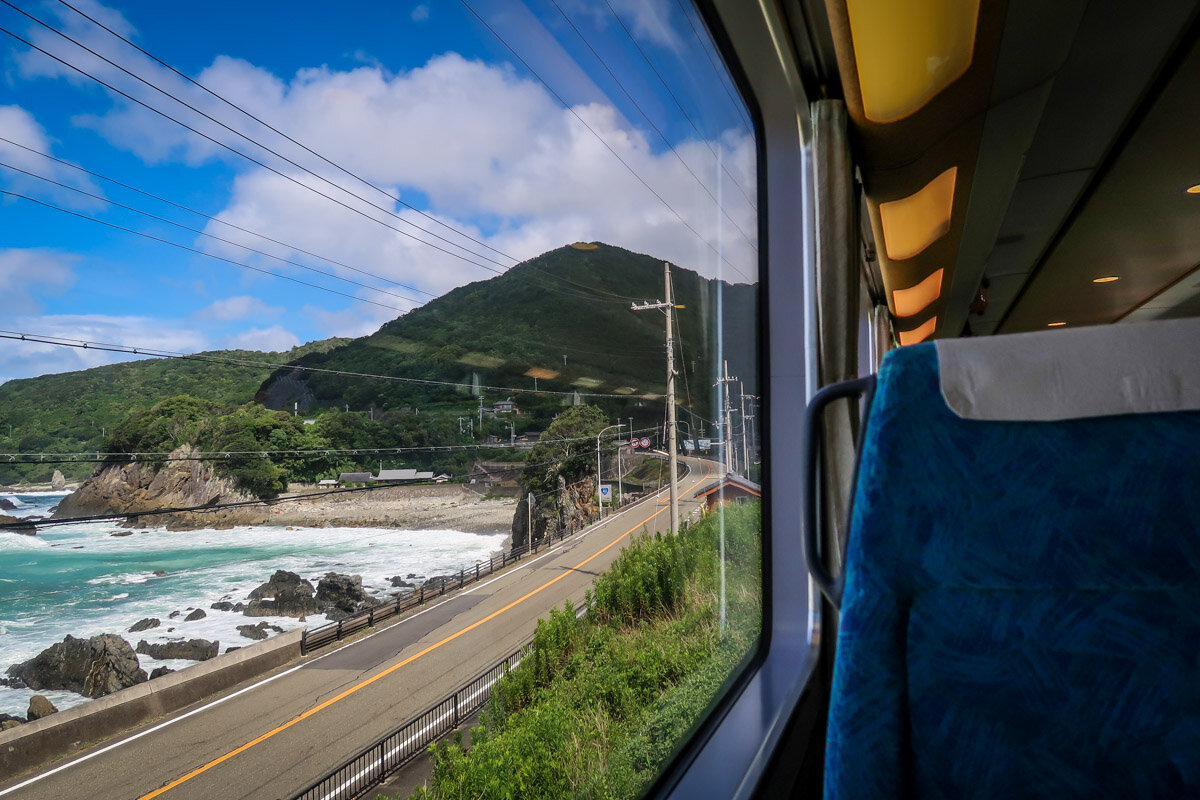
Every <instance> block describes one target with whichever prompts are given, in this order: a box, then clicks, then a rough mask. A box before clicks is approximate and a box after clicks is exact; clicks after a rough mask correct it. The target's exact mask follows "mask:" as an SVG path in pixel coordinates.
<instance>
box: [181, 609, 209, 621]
mask: <svg viewBox="0 0 1200 800" xmlns="http://www.w3.org/2000/svg"><path fill="white" fill-rule="evenodd" d="M207 616H208V615H207V614H205V613H204V612H203V611H202V610H201V609H199V608H197V609H196V610H195V611H193V612H192V613H190V614H188V615H187V616H186V617H184V618H183V621H184V622H195V621H196V620H198V619H204V618H205V617H207Z"/></svg>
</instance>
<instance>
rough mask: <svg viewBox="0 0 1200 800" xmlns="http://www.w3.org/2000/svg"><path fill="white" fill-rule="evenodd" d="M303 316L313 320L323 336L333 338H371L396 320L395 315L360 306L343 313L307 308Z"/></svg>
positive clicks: (347, 309)
mask: <svg viewBox="0 0 1200 800" xmlns="http://www.w3.org/2000/svg"><path fill="white" fill-rule="evenodd" d="M303 314H304V315H305V316H306V317H309V318H310V319H312V321H313V322H314V324H315V325H316V326H317V329H318V330H319V331H321V335H322V336H324V337H326V338H328V337H331V336H349V337H352V338H356V337H359V336H369V335H370V334H372V333H374V332H375V331H377V330H379V328H380V326H382V325H383V324H384V323H385V322H390V321H391V320H393V319H395V318H396V315H395V314H391V313H388V311H387V310H386V309H382V308H377V307H375V306H368V305H359V306H353V307H351V308H346V309H342V310H341V311H327V310H325V309H323V308H316V307H315V306H305V308H304V311H303Z"/></svg>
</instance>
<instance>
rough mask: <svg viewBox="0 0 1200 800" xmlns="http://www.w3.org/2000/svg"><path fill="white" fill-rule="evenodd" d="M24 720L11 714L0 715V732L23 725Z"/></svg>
mask: <svg viewBox="0 0 1200 800" xmlns="http://www.w3.org/2000/svg"><path fill="white" fill-rule="evenodd" d="M24 724H25V720H24V719H22V718H21V717H14V716H13V715H12V714H0V731H6V730H8V729H9V728H15V727H17V726H18V725H24Z"/></svg>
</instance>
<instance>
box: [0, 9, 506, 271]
mask: <svg viewBox="0 0 1200 800" xmlns="http://www.w3.org/2000/svg"><path fill="white" fill-rule="evenodd" d="M0 2H4V3H8V0H0ZM19 10H20V9H18V11H19ZM21 13H22V14H25V12H23V11H22V12H21ZM26 16H29V15H28V14H26ZM37 21H38V22H39V24H42V25H45V23H43V22H41V21H40V20H37ZM47 27H49V26H47ZM51 30H54V29H53V28H51ZM55 32H56V33H58V31H55ZM0 33H5V34H7V35H9V36H11V37H12V38H14V39H16V40H17V41H19V42H21V43H23V44H25V45H27V46H28V47H30V48H32V49H34V50H36V51H38V52H39V53H41V54H42V55H44V56H46V57H47V58H51V59H53V60H55V61H57V62H58V63H60V64H62V65H63V66H65V67H67V68H69V69H72V70H74V71H75V72H78V73H79V74H80V75H83V76H85V77H87V78H90V79H92V80H93V81H95V82H96V83H98V84H100V85H101V86H103V87H105V88H106V89H109V90H110V91H112V92H115V93H117V94H119V95H121V96H122V97H124V98H125V99H127V100H129V101H130V102H133V103H136V104H137V105H139V106H141V107H142V108H145V109H146V110H148V111H152V112H153V113H155V114H158V115H159V116H160V117H162V118H164V119H167V120H170V121H171V122H174V123H175V124H176V125H179V126H180V127H182V128H184V129H186V130H188V131H191V132H192V133H194V134H195V135H197V136H199V137H201V138H203V139H205V140H207V141H209V142H212V143H213V144H215V145H217V146H218V147H220V148H223V149H225V150H228V151H229V152H231V153H234V154H236V155H239V156H241V157H242V158H244V159H246V160H247V161H249V162H251V163H253V164H257V165H258V166H260V167H262V168H263V169H265V170H268V171H270V172H272V173H274V174H276V175H278V176H279V177H281V178H283V179H285V180H287V181H290V182H291V183H294V184H296V185H297V186H300V187H301V188H304V189H307V190H308V191H310V192H313V193H314V194H317V195H320V196H321V197H324V198H325V199H326V200H329V201H330V202H332V203H336V204H337V205H339V206H341V207H342V208H345V209H346V210H348V211H352V212H353V213H355V214H358V215H359V216H361V217H363V218H364V219H368V220H370V221H371V222H374V223H376V224H377V225H382V226H383V227H385V228H387V229H388V230H392V231H395V232H396V233H399V234H400V235H401V236H406V237H408V238H410V239H412V240H414V241H416V242H420V243H421V244H423V245H425V246H427V247H432V248H433V249H434V250H438V251H439V252H442V253H445V254H446V255H448V256H452V257H454V258H457V259H459V260H460V261H464V262H466V263H468V264H473V265H474V266H477V267H480V268H482V269H486V270H488V271H489V272H494V273H496V274H497V275H499V274H502V273H503V272H504V270H505V269H507V267H504V265H503V264H501V263H500V262H498V261H495V260H493V259H491V258H488V257H487V256H482V255H479V254H478V253H473V252H471V251H470V250H469V249H467V248H465V247H463V246H462V245H458V244H454V243H453V242H451V243H450V244H452V245H453V246H454V247H458V248H459V249H460V250H466V251H467V252H469V253H471V254H472V255H474V256H475V257H476V258H480V259H483V260H484V261H490V262H491V263H493V264H496V265H497V266H500V267H503V269H496V268H495V267H490V266H488V265H487V264H481V263H479V262H478V261H472V260H471V259H470V258H467V257H466V256H464V255H461V254H459V253H454V252H451V251H449V250H447V249H445V248H444V247H440V246H438V245H436V244H433V243H432V242H427V241H425V240H424V239H421V238H420V237H418V236H414V235H413V234H411V233H409V232H408V231H404V230H401V229H400V228H397V227H395V226H394V225H389V224H388V223H386V222H384V221H383V220H381V219H378V218H376V217H373V216H371V215H370V214H368V213H366V212H365V211H363V210H362V209H359V208H355V207H354V206H351V205H349V204H347V203H345V202H343V201H341V200H338V199H337V198H335V197H331V196H330V195H328V194H326V193H325V192H322V191H321V190H319V189H317V188H315V187H313V186H309V185H308V184H306V183H304V182H303V181H301V180H298V179H297V178H295V177H293V176H291V175H288V174H287V173H285V172H282V171H281V170H278V169H276V168H274V167H272V166H269V165H268V164H266V163H264V162H262V161H259V160H258V159H256V158H254V157H253V156H251V155H249V154H247V153H244V152H242V151H241V150H238V149H237V148H236V147H233V146H231V145H228V144H225V143H224V142H221V141H219V140H217V139H214V138H213V137H211V136H209V135H208V134H206V133H202V132H201V131H199V130H197V129H195V128H193V127H192V126H190V125H188V124H187V123H185V122H182V121H181V120H178V119H176V118H175V117H172V116H171V115H170V114H167V113H166V112H165V111H161V110H159V109H157V108H155V107H154V106H152V105H150V104H149V103H146V102H144V101H142V100H139V99H137V98H136V97H134V96H133V95H131V94H129V93H127V92H123V91H121V90H120V89H118V88H117V87H115V86H113V85H112V84H110V83H107V82H106V81H104V80H101V79H100V78H98V77H96V76H95V75H93V74H91V73H90V72H88V71H86V70H84V69H82V68H80V67H77V66H75V65H74V64H72V63H70V62H69V61H66V60H64V59H62V58H59V57H58V56H56V55H54V54H53V53H50V52H49V51H47V50H44V49H42V48H41V47H38V46H37V45H35V44H33V43H32V42H30V41H29V40H27V39H24V38H22V37H21V36H19V35H18V34H16V33H13V32H12V31H10V30H8V29H7V28H4V27H0ZM59 35H60V36H63V37H64V38H66V39H67V40H68V41H71V42H74V39H71V38H70V37H68V36H66V34H61V33H60V34H59ZM79 46H80V47H83V45H79ZM83 49H85V50H87V48H86V47H83ZM88 52H92V51H90V50H89V51H88ZM94 55H96V57H97V58H100V59H103V60H104V61H108V59H106V58H104V56H101V55H99V54H94ZM108 63H110V64H111V63H112V62H111V61H109V62H108ZM113 66H115V67H117V68H118V69H120V70H122V71H124V72H128V70H125V68H124V67H121V66H120V65H117V64H113ZM129 74H130V75H132V77H134V78H136V79H137V80H140V81H142V82H143V83H146V81H145V80H144V79H142V78H139V77H138V76H136V75H133V74H132V73H129ZM147 85H149V86H151V88H153V89H155V90H156V91H159V92H162V93H163V94H165V95H166V96H167V97H170V98H171V99H172V100H175V101H176V102H177V103H180V104H181V105H184V106H187V107H188V108H192V107H191V106H189V105H188V104H187V103H185V102H184V101H182V100H179V99H178V98H176V97H173V96H172V95H171V94H169V93H167V92H164V91H163V90H162V89H159V88H158V87H157V86H153V84H147ZM193 110H195V109H193ZM196 113H199V114H201V115H202V116H207V115H205V114H204V112H202V111H197V112H196ZM209 119H211V117H209ZM213 121H214V122H215V123H216V124H217V125H221V126H222V127H225V128H226V129H228V130H230V131H231V132H232V133H235V134H237V135H238V136H241V137H242V138H244V139H246V140H247V141H249V142H251V143H252V144H255V145H257V146H259V147H261V148H262V149H264V150H266V151H267V152H269V153H272V154H273V155H276V156H277V157H279V158H280V159H282V160H284V161H287V162H288V163H289V164H293V165H294V166H296V167H297V168H298V169H300V170H302V171H304V172H307V173H308V174H310V175H312V176H313V177H315V178H317V179H318V180H321V181H323V182H325V183H329V184H330V185H332V186H334V187H335V188H337V189H339V190H340V191H342V192H345V193H346V194H348V195H350V196H351V197H355V198H356V199H358V200H361V201H362V202H364V203H366V204H367V205H369V206H371V207H372V208H377V209H380V210H382V211H383V212H384V213H386V214H389V215H390V216H393V217H396V218H397V219H398V220H400V221H401V222H404V223H405V224H408V225H412V226H413V227H416V228H417V229H418V230H421V231H424V230H425V229H424V228H420V227H419V226H416V225H413V223H411V222H408V221H407V220H405V219H404V218H403V217H400V216H399V215H397V214H396V213H394V212H392V211H389V210H388V209H385V208H383V207H382V206H378V205H376V204H374V203H372V202H370V201H369V200H366V199H364V198H362V197H359V196H358V195H356V194H354V193H353V192H351V191H349V190H347V189H344V188H342V187H340V186H337V184H335V183H333V182H332V181H329V180H328V179H327V178H324V177H322V176H320V175H317V174H316V173H314V172H312V171H311V170H307V169H305V168H304V167H301V166H300V165H298V164H295V162H293V161H291V160H289V159H288V158H286V157H285V156H281V155H279V154H278V153H275V152H274V151H273V150H270V149H269V148H267V147H266V146H265V145H262V144H260V143H258V142H255V141H254V140H253V139H249V137H246V136H244V135H243V134H241V133H238V132H237V131H233V130H232V129H230V128H228V126H225V125H223V124H222V123H220V122H216V120H213ZM426 232H427V233H428V231H426ZM430 235H431V236H434V237H435V238H439V239H440V238H442V237H440V236H437V234H432V233H431V234H430Z"/></svg>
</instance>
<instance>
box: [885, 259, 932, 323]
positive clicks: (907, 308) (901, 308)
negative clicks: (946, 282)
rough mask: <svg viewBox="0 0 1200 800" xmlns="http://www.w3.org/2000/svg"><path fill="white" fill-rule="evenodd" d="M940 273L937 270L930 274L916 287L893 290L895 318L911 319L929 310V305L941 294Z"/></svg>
mask: <svg viewBox="0 0 1200 800" xmlns="http://www.w3.org/2000/svg"><path fill="white" fill-rule="evenodd" d="M942 272H943V270H940V269H939V270H937V271H936V272H933V273H931V274H930V275H928V276H927V277H926V278H925V280H923V281H921V282H920V283H918V284H917V285H916V286H910V287H909V288H907V289H896V290H894V291H893V292H892V306H893V307H894V308H895V309H896V316H897V317H911V316H913V315H915V314H920V313H921V312H922V311H924V310H925V309H927V308H929V304H930V303H932V302H933V301H934V300H937V299H938V297H939V296H941V294H942Z"/></svg>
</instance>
